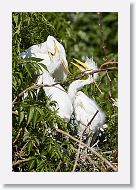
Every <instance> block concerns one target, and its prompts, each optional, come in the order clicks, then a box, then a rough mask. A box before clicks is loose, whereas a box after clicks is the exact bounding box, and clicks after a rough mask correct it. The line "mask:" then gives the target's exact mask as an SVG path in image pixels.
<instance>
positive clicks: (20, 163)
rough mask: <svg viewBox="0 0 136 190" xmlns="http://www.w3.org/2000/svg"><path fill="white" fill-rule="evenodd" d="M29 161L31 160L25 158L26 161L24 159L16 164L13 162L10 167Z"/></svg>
mask: <svg viewBox="0 0 136 190" xmlns="http://www.w3.org/2000/svg"><path fill="white" fill-rule="evenodd" d="M29 160H32V159H30V158H27V159H24V160H18V161H16V162H15V161H13V164H12V166H16V165H19V164H22V163H24V162H28V161H29Z"/></svg>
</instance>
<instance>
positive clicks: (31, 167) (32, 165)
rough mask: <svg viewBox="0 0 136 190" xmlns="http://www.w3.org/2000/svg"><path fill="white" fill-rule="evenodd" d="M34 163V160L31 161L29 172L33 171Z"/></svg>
mask: <svg viewBox="0 0 136 190" xmlns="http://www.w3.org/2000/svg"><path fill="white" fill-rule="evenodd" d="M35 163H36V161H35V160H32V161H31V164H30V167H29V170H31V169H33V168H34V166H35Z"/></svg>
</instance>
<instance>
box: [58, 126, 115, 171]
mask: <svg viewBox="0 0 136 190" xmlns="http://www.w3.org/2000/svg"><path fill="white" fill-rule="evenodd" d="M56 131H57V132H58V133H61V134H63V135H65V136H68V137H69V138H70V139H72V140H74V141H76V142H78V143H80V141H79V140H78V139H76V138H75V137H72V136H71V135H69V134H68V133H67V132H65V131H63V130H61V129H56ZM81 145H83V146H84V147H86V148H88V149H89V150H90V151H91V152H92V153H94V154H95V155H96V156H98V157H99V158H100V159H101V160H102V161H103V162H105V163H106V164H107V165H109V166H110V167H111V168H112V169H113V170H114V171H117V168H115V167H114V166H113V165H112V164H111V163H110V162H109V161H108V160H107V159H105V158H103V157H102V156H101V155H100V154H99V153H98V152H96V151H95V149H94V148H92V147H89V146H88V145H87V144H85V143H83V142H81Z"/></svg>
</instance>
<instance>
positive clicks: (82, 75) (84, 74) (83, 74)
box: [73, 67, 118, 80]
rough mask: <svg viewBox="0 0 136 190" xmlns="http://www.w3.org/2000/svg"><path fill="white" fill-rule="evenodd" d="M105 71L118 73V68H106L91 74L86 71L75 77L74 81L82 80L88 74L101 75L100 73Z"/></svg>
mask: <svg viewBox="0 0 136 190" xmlns="http://www.w3.org/2000/svg"><path fill="white" fill-rule="evenodd" d="M104 71H118V68H117V67H109V68H104V69H97V70H91V71H90V72H87V73H86V71H84V72H82V73H81V74H80V75H79V76H77V77H75V78H74V79H73V80H75V79H80V78H82V77H84V76H86V75H88V74H90V75H93V74H94V73H100V72H104Z"/></svg>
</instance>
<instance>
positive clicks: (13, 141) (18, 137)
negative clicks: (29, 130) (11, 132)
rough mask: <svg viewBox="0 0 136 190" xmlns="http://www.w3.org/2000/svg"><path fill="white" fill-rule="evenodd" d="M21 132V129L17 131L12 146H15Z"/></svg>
mask: <svg viewBox="0 0 136 190" xmlns="http://www.w3.org/2000/svg"><path fill="white" fill-rule="evenodd" d="M21 131H22V127H21V128H20V129H19V131H18V134H17V136H16V138H15V140H14V141H13V144H15V143H16V141H17V140H18V138H19V136H20V133H21Z"/></svg>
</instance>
